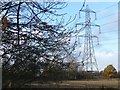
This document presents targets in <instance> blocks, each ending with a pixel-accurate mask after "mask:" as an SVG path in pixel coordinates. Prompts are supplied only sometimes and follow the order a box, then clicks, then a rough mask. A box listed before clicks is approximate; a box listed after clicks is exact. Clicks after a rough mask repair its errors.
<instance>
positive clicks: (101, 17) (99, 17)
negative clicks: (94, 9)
mask: <svg viewBox="0 0 120 90" xmlns="http://www.w3.org/2000/svg"><path fill="white" fill-rule="evenodd" d="M114 14H116V13H112V14H109V15H106V16H103V17H99V18H97V20H99V19H100V20H101V19H104V18H108V17H110V16H113V15H114Z"/></svg>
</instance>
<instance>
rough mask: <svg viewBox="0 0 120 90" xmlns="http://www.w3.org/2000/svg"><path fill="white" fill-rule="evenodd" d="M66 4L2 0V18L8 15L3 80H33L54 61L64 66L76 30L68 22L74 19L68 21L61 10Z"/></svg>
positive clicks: (4, 33) (3, 40) (3, 55)
mask: <svg viewBox="0 0 120 90" xmlns="http://www.w3.org/2000/svg"><path fill="white" fill-rule="evenodd" d="M66 5H67V4H66V3H65V2H50V1H48V2H19V1H18V2H3V3H2V11H1V14H3V17H2V18H7V23H6V28H5V29H6V30H4V32H3V36H2V51H3V54H2V62H3V64H2V67H3V75H4V76H3V82H6V81H7V80H13V81H14V82H17V81H18V80H25V79H26V80H28V81H30V80H31V79H34V78H35V77H36V74H37V73H38V72H39V73H40V70H41V69H43V70H46V69H48V68H49V67H50V65H59V66H60V67H62V65H63V63H64V59H65V58H66V57H67V55H70V54H71V52H72V50H73V49H70V47H69V46H70V37H71V33H72V30H71V29H70V30H68V29H66V26H67V25H68V24H69V23H71V22H72V21H73V20H74V19H73V20H71V18H70V19H69V20H68V22H67V23H64V19H63V18H64V15H65V14H57V11H58V10H60V9H63V8H65V7H66ZM58 17H60V18H61V19H59V18H58ZM26 80H25V81H26ZM23 82H24V81H23ZM24 83H25V82H24ZM19 84H20V83H19ZM3 85H4V84H3ZM21 85H23V83H22V84H21ZM19 86H20V85H19Z"/></svg>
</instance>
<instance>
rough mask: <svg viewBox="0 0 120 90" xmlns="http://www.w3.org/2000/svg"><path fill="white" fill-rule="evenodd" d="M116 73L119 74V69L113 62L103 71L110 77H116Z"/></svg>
mask: <svg viewBox="0 0 120 90" xmlns="http://www.w3.org/2000/svg"><path fill="white" fill-rule="evenodd" d="M116 74H117V71H116V69H115V67H114V66H113V65H112V64H110V65H108V66H107V67H106V68H105V69H104V71H103V75H104V76H105V77H109V78H111V77H114V76H115V75H116Z"/></svg>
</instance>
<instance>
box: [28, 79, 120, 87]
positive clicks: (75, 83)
mask: <svg viewBox="0 0 120 90" xmlns="http://www.w3.org/2000/svg"><path fill="white" fill-rule="evenodd" d="M26 85H30V87H34V88H41V87H45V88H46V87H47V88H51V87H52V88H101V87H104V88H118V85H119V80H118V79H109V80H108V79H103V80H69V81H63V82H62V83H61V82H59V83H55V82H49V83H44V84H41V83H38V82H33V83H31V84H26Z"/></svg>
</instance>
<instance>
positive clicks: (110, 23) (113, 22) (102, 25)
mask: <svg viewBox="0 0 120 90" xmlns="http://www.w3.org/2000/svg"><path fill="white" fill-rule="evenodd" d="M118 21H120V20H119V19H118V20H115V21H113V22H109V23H104V24H102V26H105V25H108V24H112V23H115V22H118Z"/></svg>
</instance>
